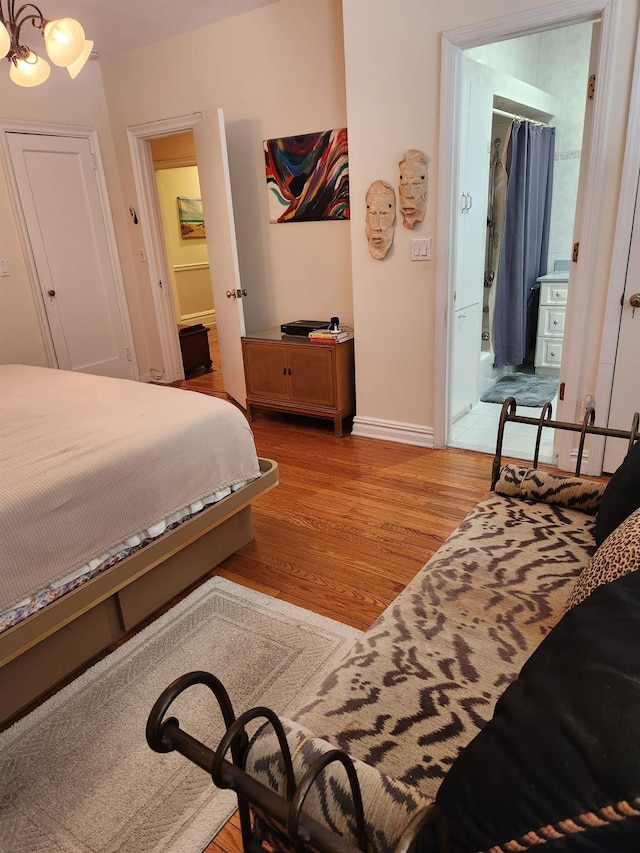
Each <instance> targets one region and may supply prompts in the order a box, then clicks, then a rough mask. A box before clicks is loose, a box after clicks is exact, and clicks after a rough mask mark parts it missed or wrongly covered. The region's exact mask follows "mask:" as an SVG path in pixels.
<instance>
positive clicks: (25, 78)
mask: <svg viewBox="0 0 640 853" xmlns="http://www.w3.org/2000/svg"><path fill="white" fill-rule="evenodd" d="M50 73H51V66H50V65H49V63H48V62H47V60H46V59H43V58H42V57H41V56H38V55H37V54H36V53H34V52H33V51H32V50H30V51H29V53H28V54H27V56H25V57H24V59H18V60H17V61H16V63H15V64H14V63H13V62H10V63H9V77H11V79H12V80H13V82H14V83H15V84H16V85H17V86H25V87H31V86H39V85H40V83H44V81H45V80H46V79H47V77H48V76H49V74H50Z"/></svg>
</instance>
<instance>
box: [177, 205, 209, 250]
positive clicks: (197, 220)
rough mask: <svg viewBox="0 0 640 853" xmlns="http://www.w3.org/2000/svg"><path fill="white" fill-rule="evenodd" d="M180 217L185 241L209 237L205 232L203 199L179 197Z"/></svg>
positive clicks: (181, 231)
mask: <svg viewBox="0 0 640 853" xmlns="http://www.w3.org/2000/svg"><path fill="white" fill-rule="evenodd" d="M178 216H179V218H180V234H181V236H182V238H183V239H184V240H193V239H195V238H196V237H206V236H207V235H206V233H205V230H204V216H203V215H202V199H201V198H185V197H184V196H178Z"/></svg>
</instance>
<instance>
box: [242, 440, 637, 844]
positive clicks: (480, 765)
mask: <svg viewBox="0 0 640 853" xmlns="http://www.w3.org/2000/svg"><path fill="white" fill-rule="evenodd" d="M634 450H637V451H638V452H636V454H635V455H636V457H637V464H638V472H639V474H638V477H637V480H636V487H635V488H636V490H635V497H634V498H633V499H632V500H634V501H635V506H638V505H640V445H636V448H634ZM615 476H616V475H614V477H615ZM612 483H613V480H612V481H611V482H610V484H609V486H607V490H606V491H605V495H606V494H607V492H608V491H609V489H610V488H611V485H612ZM603 491H604V486H603V485H601V484H599V483H595V482H593V481H587V480H580V479H576V478H571V477H560V476H554V475H551V474H547V473H543V472H539V471H534V470H529V469H526V468H524V467H519V466H512V465H509V466H505V467H504V468H503V469H502V471H501V475H500V478H499V480H498V482H497V484H496V486H495V489H494V491H492V492H491V493H490V494H489V495H488V496H487V497H486V498H485V499H484V500H483V501H481V502H480V503H479V504H478V505H477V506H476V507H475V508H474V509H473V511H472V512H471V513H470V514H469V515H468V516H467V518H465V520H464V521H463V522H462V523H461V524H460V525H459V527H458V528H457V529H456V530H455V531H454V532H453V534H452V535H451V536H450V537H449V538H448V539H447V541H446V542H445V543H444V544H443V545H442V546H441V547H440V549H439V550H438V551H437V553H436V554H435V555H434V556H433V557H432V558H431V559H430V560H429V562H428V563H427V564H426V565H425V566H424V567H423V568H422V569H421V570H420V571H419V572H418V574H417V576H416V577H415V578H414V579H413V581H412V582H411V583H410V584H409V585H408V586H407V587H406V589H405V590H404V591H403V592H402V593H401V594H400V595H399V596H398V597H397V598H396V599H395V601H393V602H392V604H391V605H390V606H389V607H388V608H387V610H386V611H385V612H384V613H383V614H382V615H381V616H380V617H379V618H378V619H377V621H376V622H374V624H373V625H372V626H371V627H370V628H369V630H367V631H366V633H365V634H364V635H363V636H362V638H361V639H360V641H358V642H357V643H356V644H355V646H354V647H353V649H352V650H351V653H350V654H348V656H347V657H346V658H345V659H344V660H343V661H342V663H341V664H340V665H339V666H338V667H337V668H336V669H335V670H334V671H333V672H332V673H331V674H330V675H329V676H328V677H327V678H326V680H325V681H324V683H323V685H322V686H321V688H320V689H319V691H318V693H317V695H316V696H315V697H314V699H313V700H312V701H311V702H309V703H308V704H306V705H305V706H304V707H300V708H299V709H298V710H297V711H296V712H295V713H294V714H291V715H290V718H289V719H286V720H282V723H283V725H284V729H285V731H286V734H287V739H288V742H289V745H290V749H291V751H292V757H293V766H294V769H295V774H296V781H298V780H300V779H301V777H302V776H303V774H304V773H305V771H306V770H307V769H308V768H309V767H310V765H311V764H312V763H313V762H314V761H316V760H317V759H318V758H319V756H321V755H323V754H325V753H327V752H328V751H331V750H332V749H334V748H335V747H338V748H340V749H342V750H344V751H345V752H347V753H348V754H349V755H350V756H351V757H352V758H353V760H354V764H355V768H356V772H357V775H358V779H359V782H360V786H361V789H362V797H363V800H364V814H365V819H366V837H367V846H368V849H369V850H370V851H374V853H375V852H376V851H380V853H386V851H392V850H394V849H398V845H399V843H400V842H401V839H402V837H403V831H404V830H405V828H406V827H407V825H410V824H411V822H412V820H413V822H414V824H416V823H417V822H419V821H420V820H421V815H424V814H429V816H430V818H431V819H430V820H428V821H427V822H426V823H425V824H424V826H423V827H422V829H421V830H420V832H419V835H418V841H417V848H416V849H417V850H419V851H424V853H428V851H437V850H448V849H451V850H454V851H460V853H462V851H465V853H471V851H487V853H499V851H505V853H507V851H509V853H515V851H523V850H528V849H530V848H533V847H535V848H536V850H537V849H538V847H539V846H541V845H542V846H543V847H544V853H557V851H566V850H576V851H577V850H580V851H582V850H584V851H587V850H588V851H596V850H601V851H609V853H611V851H618V850H619V851H623V850H624V851H627V850H628V851H631V850H635V851H638V850H640V825H639V821H640V748H639V747H638V741H639V740H640V735H638V732H639V730H640V728H639V725H638V720H640V713H639V712H640V655H638V648H639V643H638V639H640V615H639V614H640V608H638V606H637V605H638V602H640V572H634V571H633V569H635V568H636V567H637V565H638V563H637V560H638V559H640V545H639V544H638V543H640V510H638V511H637V512H632V514H631V515H630V516H629V517H628V518H627V519H626V520H625V521H623V522H622V523H620V521H617V522H616V523H617V524H618V527H615V529H612V532H611V535H609V536H608V537H607V536H606V533H607V532H608V531H601V536H602V539H603V540H605V539H606V541H603V543H602V544H601V545H600V547H599V548H598V549H597V551H596V541H595V538H594V529H595V526H596V521H597V520H598V513H599V510H600V504H601V500H602V501H604V498H603ZM610 503H611V501H610ZM629 511H631V510H629ZM603 534H604V535H603ZM629 555H630V556H629ZM627 556H629V559H627ZM611 578H614V580H611V582H609V581H610V579H611ZM615 578H617V580H616V579H615ZM636 593H637V594H636ZM246 770H247V773H248V774H249V775H250V776H252V777H254V778H256V779H257V780H259V781H260V782H262V783H263V784H264V785H266V786H268V787H269V788H270V789H272V790H276V791H279V792H280V793H282V789H283V774H284V770H283V766H282V760H281V751H280V748H279V746H278V743H277V739H276V736H275V734H274V733H273V729H272V728H271V727H270V726H269V725H265V726H263V727H262V728H261V729H260V730H259V732H258V733H257V735H256V736H255V737H254V738H253V740H252V743H251V746H250V748H249V750H248V754H247V763H246ZM346 789H347V785H346V782H345V774H344V772H343V769H342V768H341V767H339V766H338V767H337V768H336V767H335V765H332V767H331V768H327V769H326V770H325V771H324V772H323V774H322V775H321V776H320V777H319V778H318V781H317V782H316V783H315V785H314V786H313V787H312V788H311V790H310V791H309V793H308V794H307V796H306V800H305V810H306V811H307V812H308V813H309V814H311V815H312V816H313V817H314V818H315V819H317V820H318V821H320V822H322V823H324V824H325V825H327V826H328V827H330V828H331V829H332V830H333V831H335V832H337V833H340V834H342V835H345V836H347V837H353V834H354V833H355V832H356V829H355V827H354V819H353V809H352V806H351V796H350V795H349V794H348V793H347V790H346ZM434 803H435V806H436V808H435V809H434V808H433V804H434ZM425 810H426V811H425ZM434 814H435V816H436V817H437V818H439V821H440V822H439V823H438V821H435V823H434V820H433V819H432V818H433V816H434ZM256 825H257V827H258V834H260V833H262V837H264V838H265V839H266V840H269V836H270V830H271V829H272V827H271V825H270V822H269V819H268V818H267V819H265V818H264V816H261V815H259V814H256ZM443 825H444V827H445V829H442V826H443ZM437 826H439V827H440V829H439V830H438V831H436V828H435V827H437ZM447 835H448V836H450V842H449V841H448V840H447ZM271 840H272V841H273V838H272V839H271ZM449 843H450V844H451V847H450V848H449V846H448V844H449ZM275 846H276V849H278V847H279V846H281V845H279V843H278V842H277V841H276V844H275Z"/></svg>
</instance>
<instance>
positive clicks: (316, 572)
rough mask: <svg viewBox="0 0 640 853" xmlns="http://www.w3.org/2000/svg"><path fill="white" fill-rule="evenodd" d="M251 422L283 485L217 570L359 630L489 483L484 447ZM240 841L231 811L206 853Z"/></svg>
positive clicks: (271, 419)
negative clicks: (249, 535) (245, 540)
mask: <svg viewBox="0 0 640 853" xmlns="http://www.w3.org/2000/svg"><path fill="white" fill-rule="evenodd" d="M252 428H253V432H254V436H255V441H256V448H257V450H258V454H259V455H260V456H266V457H269V458H273V459H276V460H277V461H278V463H279V466H280V485H279V486H278V487H277V488H276V489H274V490H273V491H271V492H269V494H267V495H264V496H263V497H261V498H260V499H259V500H258V501H256V503H255V504H254V509H253V517H254V527H255V538H254V539H253V541H252V542H250V543H249V544H248V545H246V546H245V547H244V548H242V549H241V550H240V551H238V552H237V553H236V554H234V555H233V556H232V557H230V558H229V559H228V560H226V561H225V562H224V563H223V564H222V566H219V567H218V569H217V570H216V572H215V573H216V574H218V575H222V576H223V577H226V578H228V579H229V580H232V581H235V582H236V583H241V584H244V585H245V586H249V587H251V588H253V589H257V590H260V591H262V592H265V593H267V594H269V595H273V596H275V597H277V598H282V599H283V600H285V601H289V602H291V603H292V604H297V605H299V606H301V607H305V608H307V609H309V610H313V611H315V612H316V613H321V614H323V615H325V616H329V617H330V618H332V619H337V620H338V621H341V622H345V623H347V624H349V625H352V626H353V627H356V628H360V629H362V630H364V629H366V628H367V627H368V626H369V625H370V624H371V623H372V622H373V621H374V619H375V618H376V617H377V616H379V615H380V613H381V612H382V611H383V610H384V608H385V607H386V606H387V605H388V604H390V603H391V601H392V600H393V599H394V598H395V597H396V595H397V594H398V593H399V592H400V591H401V590H402V589H403V588H404V586H406V584H407V583H408V582H409V580H410V579H411V578H412V577H413V576H414V575H415V574H416V572H417V571H418V570H419V569H420V568H421V567H422V566H423V565H424V563H425V562H426V561H427V560H428V559H429V557H430V556H431V555H432V554H433V553H434V551H435V550H437V548H438V547H439V545H440V544H441V543H442V542H443V541H444V539H445V538H446V537H447V536H448V535H449V533H451V532H452V531H453V529H454V528H455V527H456V526H457V524H458V523H459V522H460V521H461V520H462V519H463V518H464V516H465V515H466V514H467V513H468V512H469V510H470V509H471V508H472V507H473V506H474V505H475V504H476V503H477V502H478V501H479V500H480V499H481V498H482V497H483V496H484V495H485V494H486V493H487V492H488V490H489V484H490V480H491V461H492V457H490V456H487V455H484V454H479V453H472V452H468V451H464V450H428V449H424V448H419V447H412V446H410V445H400V444H393V443H390V442H382V441H375V440H373V439H365V438H356V437H351V436H346V437H344V438H334V436H333V426H332V424H331V423H328V422H326V421H316V420H310V419H307V418H304V419H302V418H300V419H298V418H296V417H293V416H288V415H278V414H276V413H273V414H272V413H264V414H260V415H259V416H258V417H257V418H256V419H255V420H254V421H253V423H252ZM237 710H238V713H239V712H240V711H243V710H246V709H244V708H242V709H237ZM241 846H242V845H241V840H240V830H239V824H238V821H237V815H236V816H234V819H232V820H231V821H230V822H229V823H227V825H226V826H225V827H224V828H223V829H222V830H221V832H220V833H218V835H217V836H216V838H215V839H214V840H213V841H212V842H211V843H210V844H209V846H208V847H207V853H238V851H239V850H241Z"/></svg>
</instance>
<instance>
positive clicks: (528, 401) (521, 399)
mask: <svg viewBox="0 0 640 853" xmlns="http://www.w3.org/2000/svg"><path fill="white" fill-rule="evenodd" d="M557 393H558V379H557V377H555V376H536V375H535V374H534V373H508V374H507V375H506V376H503V377H502V378H501V379H498V381H497V382H494V383H493V385H492V386H491V388H489V389H488V390H487V391H486V392H485V393H484V394H483V395H482V397H480V400H481V402H482V403H504V401H505V400H506V399H507V397H515V398H516V403H517V404H518V405H519V406H535V407H536V408H540V407H541V406H544V404H545V403H548V402H549V401H550V400H553V398H554V397H555V396H556V394H557Z"/></svg>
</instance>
